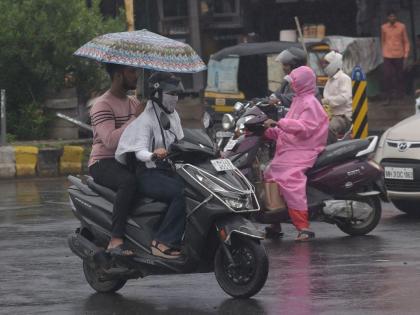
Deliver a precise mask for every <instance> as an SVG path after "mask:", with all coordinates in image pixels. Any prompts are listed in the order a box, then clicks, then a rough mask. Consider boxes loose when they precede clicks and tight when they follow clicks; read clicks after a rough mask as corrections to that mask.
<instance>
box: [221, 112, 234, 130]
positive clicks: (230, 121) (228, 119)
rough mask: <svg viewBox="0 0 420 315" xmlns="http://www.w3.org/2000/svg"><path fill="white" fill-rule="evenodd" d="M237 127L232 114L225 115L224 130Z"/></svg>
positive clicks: (223, 120) (223, 119) (223, 118)
mask: <svg viewBox="0 0 420 315" xmlns="http://www.w3.org/2000/svg"><path fill="white" fill-rule="evenodd" d="M233 126H235V118H233V116H232V115H231V114H224V115H223V117H222V127H223V129H224V130H229V129H231V128H232V127H233Z"/></svg>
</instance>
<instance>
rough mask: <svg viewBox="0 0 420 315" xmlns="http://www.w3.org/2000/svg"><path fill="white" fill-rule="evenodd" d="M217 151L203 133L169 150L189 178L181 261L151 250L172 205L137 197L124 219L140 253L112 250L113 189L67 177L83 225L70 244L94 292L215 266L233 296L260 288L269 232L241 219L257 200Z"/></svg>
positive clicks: (131, 244)
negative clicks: (112, 252) (123, 254)
mask: <svg viewBox="0 0 420 315" xmlns="http://www.w3.org/2000/svg"><path fill="white" fill-rule="evenodd" d="M215 155H216V150H214V148H213V143H212V141H211V140H210V138H209V137H208V136H207V135H206V134H205V133H204V132H202V133H197V132H194V133H192V132H189V131H188V130H185V138H184V139H183V140H181V141H178V142H176V143H174V144H172V146H171V147H170V150H169V155H168V161H170V162H171V163H172V165H173V167H174V170H175V171H176V173H177V174H179V175H180V176H181V177H182V178H183V180H184V183H185V198H186V203H187V209H186V213H187V215H186V216H187V222H186V229H185V234H184V238H183V249H182V254H183V255H182V258H180V259H164V258H161V257H157V256H153V255H152V253H151V250H150V244H151V241H152V236H153V234H154V231H156V230H157V228H158V226H159V223H160V221H161V218H162V216H163V215H164V214H165V212H166V209H167V204H165V203H161V202H158V201H155V200H152V199H149V198H140V199H139V200H138V201H137V203H136V205H135V207H134V209H133V211H132V213H131V215H130V217H129V219H128V221H127V227H126V235H125V237H126V239H127V245H128V247H129V248H130V249H131V250H132V251H133V252H134V253H135V255H134V256H132V257H119V256H112V255H109V254H107V253H106V251H105V250H104V248H106V245H107V244H108V242H109V238H110V234H111V233H110V231H111V216H112V208H113V202H114V199H115V192H114V191H112V190H110V189H108V188H106V187H103V186H100V185H98V184H96V183H95V182H94V181H93V179H92V178H90V177H86V178H84V179H80V178H77V177H73V176H69V180H70V182H71V183H72V184H73V185H72V186H71V187H70V188H69V189H68V192H69V195H70V204H71V206H72V209H73V213H74V215H75V216H76V217H77V218H78V219H79V220H80V227H79V228H77V230H76V231H75V233H74V234H72V235H70V236H69V238H68V244H69V246H70V248H71V250H72V251H73V252H74V253H75V254H76V255H77V256H79V257H80V258H82V260H83V271H84V275H85V278H86V280H87V282H88V283H89V284H90V286H91V287H92V288H93V289H95V290H96V291H98V292H115V291H117V290H119V289H121V288H122V287H123V286H124V284H125V283H126V281H127V280H128V279H135V278H139V277H145V276H148V275H163V274H175V273H178V274H183V273H198V272H211V271H214V273H215V276H216V279H217V281H218V283H219V285H220V286H221V287H222V289H223V290H224V291H225V292H226V293H227V294H229V295H231V296H233V297H241V298H244V297H250V296H253V295H254V294H256V293H258V292H259V291H260V289H261V288H262V287H263V285H264V284H265V281H266V279H267V274H268V259H267V254H266V252H265V249H264V247H263V245H262V244H261V243H260V240H262V239H263V238H264V233H262V232H261V231H258V230H257V229H256V228H255V227H254V225H253V224H252V223H251V222H250V221H248V220H247V219H246V218H245V217H244V216H243V214H247V213H252V212H256V211H258V210H259V209H260V207H259V204H258V200H257V198H256V195H255V193H254V189H253V187H252V185H251V184H250V183H249V181H248V180H247V179H246V178H245V176H244V175H243V174H242V173H241V172H240V171H239V170H238V169H237V168H236V167H234V166H233V165H232V163H231V162H230V160H226V159H217V158H216V157H215ZM131 158H133V156H131Z"/></svg>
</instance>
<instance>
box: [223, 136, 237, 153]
mask: <svg viewBox="0 0 420 315" xmlns="http://www.w3.org/2000/svg"><path fill="white" fill-rule="evenodd" d="M237 142H238V140H233V139H232V140H229V142H228V143H227V144H226V145H225V148H224V149H223V151H231V150H232V149H233V148H234V147H235V145H236V143H237Z"/></svg>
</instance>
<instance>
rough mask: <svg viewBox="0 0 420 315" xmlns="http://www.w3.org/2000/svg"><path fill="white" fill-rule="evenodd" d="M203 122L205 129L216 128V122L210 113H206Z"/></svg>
mask: <svg viewBox="0 0 420 315" xmlns="http://www.w3.org/2000/svg"><path fill="white" fill-rule="evenodd" d="M202 122H203V126H204V129H208V128H211V127H213V126H214V120H213V119H212V118H211V115H210V114H209V113H208V112H204V114H203V118H202Z"/></svg>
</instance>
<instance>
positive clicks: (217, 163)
mask: <svg viewBox="0 0 420 315" xmlns="http://www.w3.org/2000/svg"><path fill="white" fill-rule="evenodd" d="M210 162H211V164H212V165H213V167H214V169H215V170H216V171H218V172H222V171H230V170H234V169H235V166H234V165H233V164H232V162H231V161H230V160H229V159H217V160H211V161H210Z"/></svg>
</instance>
